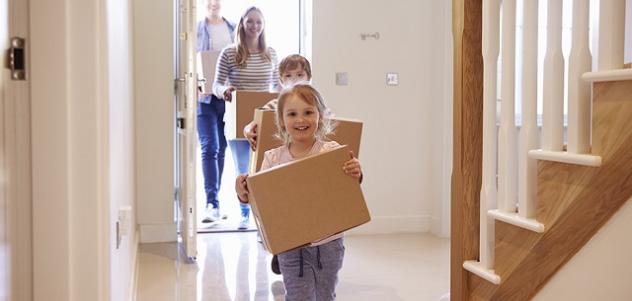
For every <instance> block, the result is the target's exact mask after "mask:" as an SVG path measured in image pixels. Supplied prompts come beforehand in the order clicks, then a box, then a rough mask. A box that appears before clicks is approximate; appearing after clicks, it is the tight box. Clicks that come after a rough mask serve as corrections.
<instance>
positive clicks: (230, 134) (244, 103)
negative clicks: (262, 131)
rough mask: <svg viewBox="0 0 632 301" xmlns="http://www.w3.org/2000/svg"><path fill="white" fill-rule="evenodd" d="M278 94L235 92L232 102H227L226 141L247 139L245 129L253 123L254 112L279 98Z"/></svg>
mask: <svg viewBox="0 0 632 301" xmlns="http://www.w3.org/2000/svg"><path fill="white" fill-rule="evenodd" d="M278 95H279V94H278V93H269V92H254V91H235V92H233V95H232V100H231V101H230V102H226V113H225V114H224V122H225V124H224V135H226V139H245V138H246V137H244V127H245V126H246V125H247V124H248V123H250V122H251V121H252V118H253V114H252V112H253V111H254V110H255V109H256V108H260V107H263V106H264V105H265V104H266V103H267V102H268V101H270V100H272V99H275V98H277V96H278Z"/></svg>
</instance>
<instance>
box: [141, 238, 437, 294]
mask: <svg viewBox="0 0 632 301" xmlns="http://www.w3.org/2000/svg"><path fill="white" fill-rule="evenodd" d="M346 245H347V251H346V255H345V262H344V266H343V269H342V270H341V272H340V282H339V284H338V288H337V292H338V298H337V300H339V301H340V300H342V301H346V300H352V301H355V300H362V301H378V300H380V301H381V300H438V299H439V298H440V297H441V296H442V295H443V294H444V293H446V292H447V291H448V288H449V241H448V240H447V239H441V238H436V237H434V236H431V235H423V234H401V235H399V234H398V235H372V236H349V237H347V238H346ZM271 259H272V255H270V254H269V253H267V252H266V251H265V250H264V249H263V247H262V245H261V244H260V243H258V242H257V233H256V232H248V233H244V232H241V233H239V232H236V233H216V234H201V235H198V258H197V261H195V262H190V263H187V262H186V261H185V260H184V259H183V258H182V256H181V254H180V253H179V252H177V251H176V247H175V244H144V245H141V247H140V252H139V258H138V260H139V277H138V292H137V299H136V300H137V301H197V300H217V301H227V300H228V301H255V300H256V301H268V300H275V301H279V300H283V299H284V298H283V295H284V293H285V291H284V288H283V282H282V277H281V276H280V275H275V274H273V273H272V271H271V270H270V260H271Z"/></svg>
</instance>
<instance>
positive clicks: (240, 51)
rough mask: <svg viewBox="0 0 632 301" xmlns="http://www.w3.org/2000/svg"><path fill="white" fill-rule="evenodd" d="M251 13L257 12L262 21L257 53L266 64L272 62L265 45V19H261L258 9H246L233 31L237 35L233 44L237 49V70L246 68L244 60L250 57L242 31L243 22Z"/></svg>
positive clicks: (243, 31) (244, 32) (253, 7)
mask: <svg viewBox="0 0 632 301" xmlns="http://www.w3.org/2000/svg"><path fill="white" fill-rule="evenodd" d="M253 11H255V12H258V13H259V14H260V15H261V18H262V19H263V20H264V25H263V30H262V31H261V35H260V36H259V51H261V52H262V53H263V57H264V58H265V59H266V60H267V61H268V62H271V61H272V55H271V54H270V51H269V50H268V46H267V44H266V26H265V19H264V18H263V13H262V12H261V10H260V9H259V8H258V7H256V6H252V7H250V8H248V9H247V10H246V12H245V13H244V14H243V15H242V16H241V19H239V24H237V29H235V31H237V34H236V35H235V44H236V47H237V54H236V55H235V63H236V64H237V66H239V68H246V60H247V59H248V56H249V55H250V51H248V45H246V30H245V29H244V20H245V19H246V16H248V14H249V13H250V12H253Z"/></svg>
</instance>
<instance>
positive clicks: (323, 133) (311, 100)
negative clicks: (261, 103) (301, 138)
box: [276, 83, 335, 145]
mask: <svg viewBox="0 0 632 301" xmlns="http://www.w3.org/2000/svg"><path fill="white" fill-rule="evenodd" d="M291 96H296V97H298V98H300V99H302V100H303V101H305V102H306V103H308V104H310V105H312V106H315V107H316V108H317V109H318V117H319V118H318V128H317V129H316V133H315V135H316V138H318V139H320V140H326V138H327V135H329V134H330V133H331V132H332V131H333V128H334V127H335V125H334V124H332V122H331V119H330V118H329V116H328V115H329V114H327V112H329V110H328V109H327V106H326V105H325V100H324V99H323V96H322V95H321V94H320V93H319V92H318V91H317V90H316V89H314V87H312V85H310V84H305V83H300V84H296V85H294V86H292V87H290V88H287V89H285V90H283V92H281V94H279V102H278V105H277V110H276V124H277V128H278V132H277V134H276V137H277V138H278V139H280V140H281V141H283V143H284V144H285V145H288V144H289V143H290V135H289V134H288V132H287V129H286V128H285V125H284V124H283V108H285V103H286V102H287V100H288V99H289V98H290V97H291Z"/></svg>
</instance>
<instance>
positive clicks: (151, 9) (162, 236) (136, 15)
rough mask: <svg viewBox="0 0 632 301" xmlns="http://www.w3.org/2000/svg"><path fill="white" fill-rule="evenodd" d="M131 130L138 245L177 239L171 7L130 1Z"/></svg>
mask: <svg viewBox="0 0 632 301" xmlns="http://www.w3.org/2000/svg"><path fill="white" fill-rule="evenodd" d="M132 2H133V20H134V21H133V22H134V23H133V28H134V29H133V32H134V34H133V44H134V45H133V48H134V63H133V66H134V85H135V87H134V98H135V107H134V129H135V136H136V139H135V140H136V142H135V145H136V162H135V166H136V198H137V205H138V208H137V214H136V217H137V220H138V224H139V227H140V240H141V242H167V241H175V240H176V226H175V223H174V176H173V175H174V172H175V169H174V159H173V158H174V139H175V137H174V132H175V125H174V123H173V122H174V116H175V103H174V90H173V87H174V86H173V85H174V83H173V79H174V78H175V73H174V65H173V58H174V44H173V39H174V29H173V24H174V4H173V1H155V0H134V1H132Z"/></svg>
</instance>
